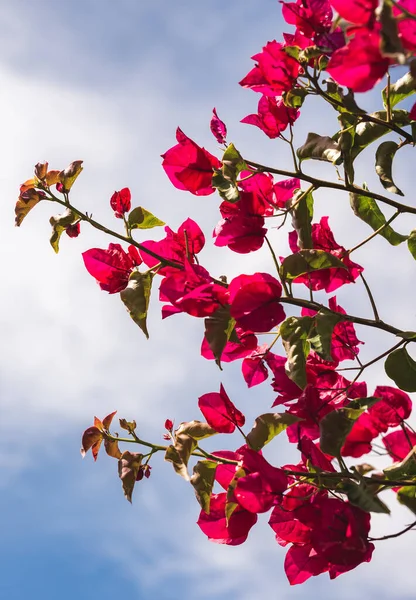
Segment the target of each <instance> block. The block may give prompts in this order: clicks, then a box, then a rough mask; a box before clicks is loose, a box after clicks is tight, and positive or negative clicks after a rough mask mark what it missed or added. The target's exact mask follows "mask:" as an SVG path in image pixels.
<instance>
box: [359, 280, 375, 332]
mask: <svg viewBox="0 0 416 600" xmlns="http://www.w3.org/2000/svg"><path fill="white" fill-rule="evenodd" d="M360 277H361V280H362V282H363V284H364V287H365V289H366V292H367V295H368V298H369V300H370V304H371V308H372V309H373V313H374V319H375V320H376V321H380V317H379V315H378V310H377V306H376V303H375V300H374V296H373V294H372V292H371V290H370V286H369V285H368V283H367V281H366V280H365V278H364V275H363V274H362V273H360Z"/></svg>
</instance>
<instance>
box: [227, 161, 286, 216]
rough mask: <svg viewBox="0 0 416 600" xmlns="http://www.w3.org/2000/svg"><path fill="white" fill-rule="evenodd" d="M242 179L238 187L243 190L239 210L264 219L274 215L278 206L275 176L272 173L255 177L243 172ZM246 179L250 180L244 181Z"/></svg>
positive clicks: (259, 174) (258, 174)
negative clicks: (275, 194) (274, 183)
mask: <svg viewBox="0 0 416 600" xmlns="http://www.w3.org/2000/svg"><path fill="white" fill-rule="evenodd" d="M241 177H242V178H243V181H239V182H238V187H239V188H240V189H241V190H242V193H241V195H240V202H238V203H237V204H238V210H242V211H244V212H246V213H247V215H249V216H251V215H259V216H261V217H264V216H270V215H272V214H273V213H274V208H275V205H276V203H275V199H274V188H273V176H272V175H271V174H270V173H256V174H255V175H253V173H251V172H250V171H242V172H241ZM245 177H247V178H248V179H244V178H245ZM227 204H229V202H227ZM234 206H235V204H234ZM222 216H223V217H225V216H226V215H225V214H223V215H222Z"/></svg>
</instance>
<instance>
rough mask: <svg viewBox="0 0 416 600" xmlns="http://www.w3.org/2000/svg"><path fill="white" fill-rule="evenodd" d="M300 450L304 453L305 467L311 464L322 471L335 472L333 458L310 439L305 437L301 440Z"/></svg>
mask: <svg viewBox="0 0 416 600" xmlns="http://www.w3.org/2000/svg"><path fill="white" fill-rule="evenodd" d="M298 450H299V451H300V452H301V453H302V461H303V463H304V465H305V466H306V465H307V464H308V462H309V463H310V464H311V465H312V466H314V467H319V469H321V470H322V471H328V472H329V473H334V472H335V469H334V467H333V465H332V462H331V460H332V457H328V456H327V455H326V454H324V453H323V452H322V450H321V449H320V448H319V446H318V445H317V444H314V442H313V441H312V440H310V439H309V438H307V437H303V438H301V439H300V440H299V443H298Z"/></svg>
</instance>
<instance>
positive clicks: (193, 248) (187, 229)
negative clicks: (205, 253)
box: [141, 219, 205, 275]
mask: <svg viewBox="0 0 416 600" xmlns="http://www.w3.org/2000/svg"><path fill="white" fill-rule="evenodd" d="M165 232H166V236H165V238H164V239H163V240H160V241H159V242H154V241H152V240H149V241H146V242H142V246H144V247H145V248H147V249H149V250H152V251H153V252H155V253H156V254H158V255H159V256H161V257H162V258H166V259H168V260H172V261H176V262H178V263H181V264H184V263H185V259H186V258H187V257H188V260H189V261H190V262H193V261H194V255H195V254H198V253H199V252H200V251H201V250H202V248H203V247H204V245H205V236H204V234H203V233H202V230H201V228H200V227H199V225H198V224H197V223H195V221H193V220H192V219H186V221H184V222H183V223H182V225H181V226H180V227H179V229H178V231H177V233H176V232H174V231H172V229H171V228H170V227H168V226H166V227H165ZM141 254H142V258H143V262H144V263H145V264H146V265H147V266H148V267H154V266H155V265H157V264H158V262H159V260H158V259H156V258H154V257H153V256H150V254H147V253H146V251H145V250H141ZM172 271H176V269H174V268H173V267H163V268H161V269H159V271H158V273H159V274H160V275H166V274H167V273H171V272H172Z"/></svg>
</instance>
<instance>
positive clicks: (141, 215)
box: [128, 206, 165, 229]
mask: <svg viewBox="0 0 416 600" xmlns="http://www.w3.org/2000/svg"><path fill="white" fill-rule="evenodd" d="M128 224H129V227H130V229H153V227H161V226H162V225H165V223H164V222H163V221H161V220H160V219H158V218H157V217H155V216H154V215H152V213H151V212H149V211H148V210H146V209H145V208H142V207H141V206H138V207H137V208H133V210H132V211H131V213H130V214H129V218H128Z"/></svg>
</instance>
